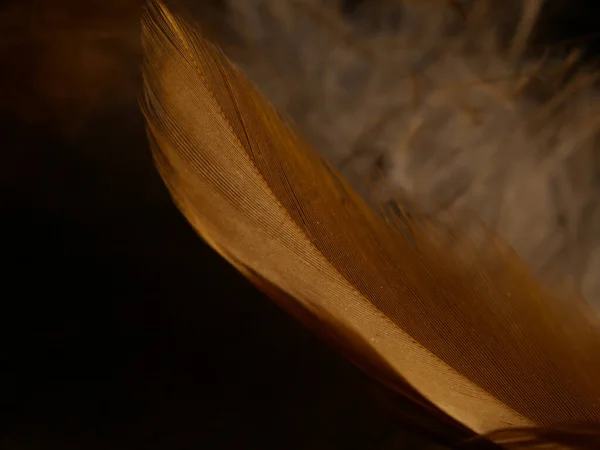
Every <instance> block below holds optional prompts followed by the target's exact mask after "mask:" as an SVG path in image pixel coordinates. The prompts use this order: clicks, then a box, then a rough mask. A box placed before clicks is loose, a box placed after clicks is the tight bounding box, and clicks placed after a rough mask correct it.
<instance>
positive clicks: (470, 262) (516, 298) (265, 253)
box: [143, 0, 600, 434]
mask: <svg viewBox="0 0 600 450" xmlns="http://www.w3.org/2000/svg"><path fill="white" fill-rule="evenodd" d="M143 44H144V51H145V58H146V59H145V67H144V77H145V101H144V111H145V115H146V118H147V121H148V127H149V134H150V138H151V141H152V143H153V150H154V154H155V159H156V162H157V166H158V169H159V171H160V173H161V175H162V177H163V179H164V181H165V183H166V184H167V185H168V187H169V189H170V191H171V193H172V196H173V198H174V199H175V201H176V203H177V204H178V206H179V208H180V209H181V211H182V212H183V214H184V215H185V216H186V218H187V219H188V220H189V222H190V223H191V224H192V225H193V226H194V227H195V229H196V230H197V231H198V233H199V234H200V235H201V236H202V237H203V238H204V239H205V240H206V241H207V242H208V243H209V244H210V245H211V246H212V247H213V248H214V249H215V250H217V251H218V252H219V253H220V254H221V255H222V256H223V257H224V258H226V259H227V260H229V261H230V262H231V263H232V264H233V265H235V266H236V267H237V268H238V269H239V270H240V271H241V272H242V273H244V274H245V275H246V276H248V277H249V278H250V279H252V280H253V281H254V282H255V283H257V285H259V287H261V288H262V289H264V290H265V291H266V292H267V293H268V294H270V295H271V296H273V297H274V298H275V299H276V300H277V301H279V302H280V303H281V304H282V306H284V307H285V308H286V309H288V310H289V311H291V312H292V313H294V314H295V315H296V316H299V317H300V318H302V320H304V321H305V322H309V323H312V325H313V328H314V327H315V326H316V328H318V329H321V333H322V334H323V335H325V336H330V337H331V336H336V338H335V339H333V340H335V341H336V342H337V344H338V345H342V346H345V347H346V349H348V350H350V351H349V352H348V353H349V357H351V358H352V359H353V360H354V361H355V362H356V363H357V364H359V365H361V366H362V367H363V368H365V370H367V371H369V372H370V373H371V374H373V375H374V376H376V377H378V378H379V379H380V380H383V381H384V382H385V383H386V384H388V385H395V387H396V388H397V389H400V390H405V392H408V391H407V390H406V389H405V388H406V386H410V387H411V389H412V392H413V393H416V392H418V393H419V394H416V396H413V398H414V399H415V400H416V401H420V400H418V399H417V397H418V396H419V395H422V396H423V397H424V398H422V401H423V402H424V403H423V406H424V407H425V408H428V409H429V410H431V411H432V412H434V411H440V410H441V411H443V412H444V413H445V414H447V415H448V416H450V417H452V418H453V419H454V420H456V421H458V422H460V423H461V424H464V425H465V426H466V427H468V428H469V429H471V430H473V431H474V432H476V433H480V434H484V433H489V432H492V431H494V430H498V429H504V428H511V427H514V428H519V429H521V428H522V427H531V426H538V427H552V426H554V425H556V424H559V423H575V422H586V423H600V383H597V375H598V374H600V338H599V332H598V325H597V324H596V322H592V319H590V317H592V314H593V313H591V312H590V309H588V308H587V306H586V304H585V302H584V301H583V300H580V299H578V298H575V299H569V301H568V302H567V301H565V300H564V299H561V298H559V297H557V296H554V295H553V294H552V293H550V292H548V291H547V290H545V289H544V288H543V287H541V286H540V285H538V284H537V283H536V282H535V280H534V278H533V277H532V275H531V274H530V273H529V271H528V270H527V268H526V267H525V266H524V264H523V263H521V262H520V260H519V259H518V258H517V257H516V256H515V255H513V254H512V252H511V251H509V250H508V249H506V248H505V247H503V246H502V245H501V244H500V243H499V241H498V240H496V239H491V240H487V241H486V243H485V245H484V246H478V247H476V246H475V245H474V244H470V243H469V241H468V240H467V237H466V236H463V237H460V234H459V235H458V236H459V237H455V238H454V239H455V240H454V241H452V242H450V241H448V240H447V239H442V238H441V237H440V236H439V235H438V234H436V232H435V230H433V229H432V227H428V226H423V225H418V224H416V223H410V221H409V228H410V235H409V236H408V237H406V236H403V235H402V234H401V233H399V232H398V228H397V227H394V226H390V224H388V223H387V222H386V221H385V220H384V219H383V218H381V216H380V215H378V214H376V213H375V212H374V211H373V210H372V209H371V208H370V207H369V206H368V205H367V204H366V203H365V202H364V201H363V200H362V199H361V198H360V197H359V196H358V195H357V194H356V193H355V192H354V191H353V190H352V189H351V188H350V187H349V185H348V184H347V183H346V182H345V181H344V180H343V179H342V178H341V177H340V176H339V175H338V174H337V172H336V171H335V170H334V169H332V168H331V167H330V166H329V165H328V164H327V163H325V162H324V161H323V160H322V159H321V158H320V157H319V156H318V155H317V154H316V153H315V152H314V151H313V150H312V149H311V148H310V146H309V145H308V144H307V143H306V142H305V141H304V140H303V139H302V138H301V137H300V136H298V135H297V134H296V133H295V132H294V131H293V129H292V128H291V127H290V126H288V125H287V124H286V122H285V121H284V120H283V119H282V117H280V115H279V114H278V113H277V111H276V110H275V109H274V108H273V107H272V106H271V105H270V104H269V103H268V102H267V101H266V100H265V98H264V97H263V96H262V95H261V94H260V93H259V92H258V90H257V89H256V88H255V87H254V86H253V85H252V84H251V83H250V82H249V81H248V80H247V78H246V77H245V76H244V74H243V73H242V72H241V71H240V70H238V69H237V68H236V67H235V66H234V65H233V64H232V63H231V62H230V61H229V60H228V59H227V58H226V57H225V56H224V54H223V53H222V52H221V51H220V50H219V49H218V48H217V47H216V46H215V45H213V44H212V43H210V42H209V41H207V40H206V39H205V38H203V36H202V34H201V32H199V31H196V30H195V29H194V28H193V27H191V26H189V25H188V24H186V23H185V22H184V21H182V20H180V19H178V18H176V17H175V16H173V15H172V14H171V13H170V12H169V11H168V10H167V8H166V7H165V6H164V5H163V4H162V3H160V2H158V1H156V0H155V1H152V2H151V3H150V4H149V5H148V6H147V8H146V10H145V13H144V18H143ZM402 220H404V221H405V222H406V221H407V220H408V219H402ZM349 336H354V337H355V338H350V337H349ZM356 337H357V338H356ZM358 341H360V344H359V343H358ZM373 361H377V362H378V363H377V364H373ZM383 372H385V373H383ZM425 399H426V400H425ZM425 403H427V405H429V406H427V405H425ZM433 405H435V406H433Z"/></svg>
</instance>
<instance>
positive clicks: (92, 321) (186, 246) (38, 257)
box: [0, 0, 600, 450]
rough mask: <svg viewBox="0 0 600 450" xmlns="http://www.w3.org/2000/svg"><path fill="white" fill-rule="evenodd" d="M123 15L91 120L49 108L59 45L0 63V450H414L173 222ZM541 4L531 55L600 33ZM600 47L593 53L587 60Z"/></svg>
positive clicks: (62, 104) (373, 402) (75, 105)
mask: <svg viewBox="0 0 600 450" xmlns="http://www.w3.org/2000/svg"><path fill="white" fill-rule="evenodd" d="M130 3H131V5H130V7H128V8H125V7H123V10H121V9H119V10H118V11H117V12H115V13H114V14H115V17H116V16H118V17H119V18H120V19H119V20H120V22H119V27H120V28H119V30H120V31H119V33H120V34H119V36H120V37H119V39H116V40H114V41H111V42H109V43H108V44H107V45H108V48H107V49H106V48H105V49H104V51H105V52H107V54H108V55H110V56H111V58H113V60H114V61H116V62H114V61H113V60H111V59H110V58H109V60H110V61H113V62H114V64H112V65H111V64H108V66H107V67H108V69H106V68H105V67H104V66H102V67H103V68H102V70H101V71H98V70H95V69H94V70H92V71H91V72H92V73H93V74H94V75H98V76H100V75H102V77H104V78H103V79H111V80H112V79H115V80H117V81H115V83H116V85H117V88H114V89H113V88H110V89H109V88H106V86H105V85H104V82H102V83H100V84H98V85H96V84H94V83H96V81H93V82H92V81H90V82H89V83H87V84H84V88H85V89H96V90H95V91H94V95H93V96H92V97H90V98H87V97H86V101H85V102H78V101H77V100H78V94H79V93H81V92H83V91H82V90H77V89H75V88H72V89H71V90H69V89H67V91H65V92H66V94H65V93H64V92H62V93H57V89H56V87H57V86H63V85H67V86H72V85H73V83H76V82H77V81H78V80H80V79H82V78H84V77H85V76H87V75H85V76H84V75H80V72H78V71H77V70H79V69H76V72H75V73H76V76H75V77H74V78H73V80H71V79H70V78H68V76H69V74H70V73H71V72H72V70H73V69H72V67H79V66H78V64H79V59H77V57H76V54H75V53H74V52H72V51H71V50H70V49H71V47H67V53H66V55H67V56H66V57H65V58H66V59H65V60H62V59H60V55H63V54H62V53H61V52H57V53H56V55H55V54H54V53H52V56H51V59H52V60H51V62H50V65H48V61H46V60H45V58H46V56H47V55H48V49H49V48H54V47H53V45H54V44H53V41H52V39H53V38H52V36H50V37H44V38H43V39H42V40H41V41H39V42H38V43H36V44H27V43H23V42H22V41H19V40H17V41H15V42H12V41H11V40H10V39H6V42H5V43H4V44H2V47H1V49H0V57H1V58H2V60H1V61H0V62H1V63H2V65H1V67H2V69H0V70H1V71H2V75H1V76H0V77H1V78H0V80H1V81H2V83H1V84H2V86H1V87H0V101H1V102H2V108H1V109H0V119H1V121H0V128H1V131H2V134H1V136H2V151H1V152H2V153H1V159H0V181H1V182H2V189H1V191H0V200H1V203H0V206H1V207H2V209H1V211H2V216H1V222H0V223H1V224H2V226H1V228H0V236H1V237H0V254H1V256H2V266H1V268H0V270H1V272H0V273H1V275H0V282H1V283H2V290H1V291H0V292H1V293H0V296H1V297H0V330H1V334H0V337H1V341H0V448H6V449H11V450H12V449H54V448H61V449H80V448H86V449H96V448H97V449H108V448H110V449H127V450H130V449H163V448H164V449H167V448H168V449H187V448H201V447H204V448H211V449H212V448H215V449H216V448H248V449H251V448H260V449H269V448H273V449H279V448H290V449H292V448H310V449H311V450H316V449H320V448H327V449H335V448H339V449H353V448H356V449H359V448H360V449H364V448H390V449H391V448H400V443H402V445H403V446H404V447H402V448H415V447H417V448H419V447H420V444H417V443H413V442H412V441H409V440H408V438H407V437H406V435H405V434H403V433H402V430H401V429H402V425H401V423H399V422H397V421H396V420H395V416H394V412H393V409H392V408H390V404H389V403H388V402H387V400H386V398H385V396H384V395H383V394H382V392H381V391H380V390H379V389H378V388H377V387H375V386H374V385H373V384H372V383H371V382H370V381H368V380H367V379H366V377H364V376H363V375H362V374H361V373H360V372H358V371H357V370H356V369H354V367H352V366H350V365H349V364H348V363H346V362H345V361H343V360H342V359H341V358H340V357H339V356H337V355H336V354H334V353H333V352H332V351H331V350H329V349H328V348H327V347H326V346H324V345H322V344H321V343H320V342H319V341H318V340H317V339H316V338H314V337H313V336H312V335H310V334H308V333H307V332H306V331H304V330H303V329H302V328H301V327H300V326H299V325H298V324H296V323H295V322H294V321H293V320H292V319H291V318H289V317H287V316H286V315H285V314H284V313H282V312H281V311H280V310H279V309H278V308H277V307H275V306H274V305H273V304H271V303H270V302H269V300H268V299H265V298H264V297H263V296H262V295H261V294H260V293H258V292H257V291H256V290H255V289H254V288H253V287H251V286H250V285H249V284H248V283H247V282H246V280H244V279H243V278H242V277H241V276H240V275H239V274H238V273H237V272H236V271H235V270H233V269H232V268H231V267H230V266H229V265H228V264H227V263H226V262H224V261H222V260H221V259H220V258H219V257H218V256H217V255H216V254H215V253H214V252H213V251H212V250H210V249H209V248H208V247H207V246H206V245H205V244H204V243H203V242H202V241H201V240H200V239H199V238H198V237H197V236H196V235H195V233H194V232H193V230H192V229H191V228H190V226H189V225H188V224H187V223H186V221H185V220H184V219H183V217H182V216H181V215H180V214H179V212H178V211H177V210H176V209H175V207H174V206H173V205H172V204H171V201H170V199H169V197H168V194H167V192H166V190H165V188H164V187H163V185H162V182H161V181H160V179H159V178H158V176H157V175H156V173H155V171H154V168H153V166H152V161H151V159H150V156H149V153H148V150H147V146H146V139H145V133H144V127H143V121H142V118H141V116H140V114H139V111H138V107H137V104H136V101H135V97H136V96H137V93H136V90H135V88H132V89H131V92H127V93H124V92H125V90H124V89H126V88H127V87H128V86H139V77H138V67H139V66H138V60H137V59H136V58H138V57H139V55H138V54H137V53H136V52H135V50H130V49H129V50H127V49H126V50H123V49H122V47H127V45H125V44H123V43H122V42H121V40H122V39H125V38H123V37H122V36H123V35H125V34H127V33H129V32H131V34H132V35H137V32H138V30H137V27H138V25H137V17H138V14H139V5H138V4H137V3H135V4H133V2H130ZM350 3H357V2H356V1H354V2H348V5H346V6H347V8H348V11H353V10H354V9H353V8H355V7H356V5H350ZM548 3H549V7H548V8H547V14H546V16H545V19H544V22H543V27H542V28H541V30H542V31H541V32H540V33H541V34H540V36H541V37H540V42H542V43H544V44H545V43H548V42H550V43H552V42H559V41H562V40H564V39H566V38H572V37H577V36H583V35H589V34H590V33H594V32H597V31H600V30H599V29H598V18H600V17H599V16H600V15H599V14H598V12H600V9H599V8H598V6H597V5H596V6H591V5H592V4H593V3H594V2H593V1H590V2H584V1H578V2H575V1H573V2H571V3H569V6H568V7H565V5H566V3H562V4H561V3H560V2H552V0H549V2H548ZM19 5H21V6H19V8H21V9H19V12H18V14H17V15H16V16H9V15H7V16H3V17H8V19H6V20H5V19H4V18H3V19H2V21H3V22H4V24H3V26H2V28H1V29H0V30H1V32H2V35H11V36H12V34H10V33H13V34H14V30H15V28H19V27H22V32H23V33H33V32H34V31H35V30H38V29H39V28H38V27H39V24H38V22H43V20H42V19H43V18H44V17H50V16H52V12H53V11H54V10H55V9H61V8H63V9H65V8H66V10H69V11H70V8H71V9H72V17H74V18H76V19H72V20H80V19H81V20H82V21H83V22H85V23H88V21H89V20H92V19H93V17H92V16H93V15H94V14H98V16H99V17H100V19H102V20H106V21H110V20H111V17H113V16H112V15H111V14H113V13H112V12H111V13H110V14H109V13H107V12H105V9H108V7H104V6H98V5H100V3H96V2H90V4H89V5H88V6H81V4H79V6H76V2H69V1H68V0H64V1H57V2H55V4H52V2H46V4H45V5H43V6H41V5H42V3H40V2H36V1H33V0H32V1H30V2H21V3H19ZM23 5H25V6H23ZM90 5H91V6H90ZM2 7H3V8H4V6H2ZM26 7H28V8H29V9H27V8H26ZM94 8H96V9H94ZM103 8H104V9H103ZM119 8H121V7H119ZM25 16H27V17H25ZM52 17H53V16H52ZM15 18H16V19H15ZM90 18H91V19H90ZM22 19H23V20H22ZM100 19H99V20H100ZM11 20H15V21H14V22H11ZM70 20H71V19H70ZM94 20H95V19H94ZM68 23H71V22H68ZM23 24H26V25H23ZM125 28H126V29H127V32H124V31H123V30H124V29H125ZM63 31H64V30H63ZM67 31H68V30H67ZM77 36H78V35H77V34H76V33H73V34H71V35H68V36H67V42H68V43H69V45H75V44H76V42H75V41H76V40H77ZM120 39H121V40H120ZM36 42H37V41H36ZM598 42H599V41H598V40H594V39H591V40H588V41H585V43H586V45H587V48H588V54H587V56H588V58H590V60H593V59H594V57H595V54H596V52H597V48H598ZM578 43H580V44H581V43H584V41H581V40H579V41H578ZM57 45H58V44H57ZM127 48H129V47H127ZM133 48H135V46H134V47H133ZM63 56H64V55H63ZM123 61H126V63H123ZM55 66H56V67H65V69H64V70H63V71H61V70H59V71H58V72H57V73H58V75H57V74H56V73H52V74H49V72H48V70H47V68H48V67H55ZM93 67H97V66H93ZM121 71H123V73H126V74H125V75H124V74H123V73H121ZM51 76H52V77H54V78H56V80H55V79H54V78H51ZM92 78H93V77H92ZM84 79H85V80H87V78H84ZM94 80H95V79H94ZM50 81H52V82H50ZM86 82H87V81H86ZM90 86H91V87H90ZM84 88H81V89H84ZM85 92H86V93H87V92H88V91H87V90H86V91H85ZM89 105H92V106H93V107H89Z"/></svg>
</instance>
